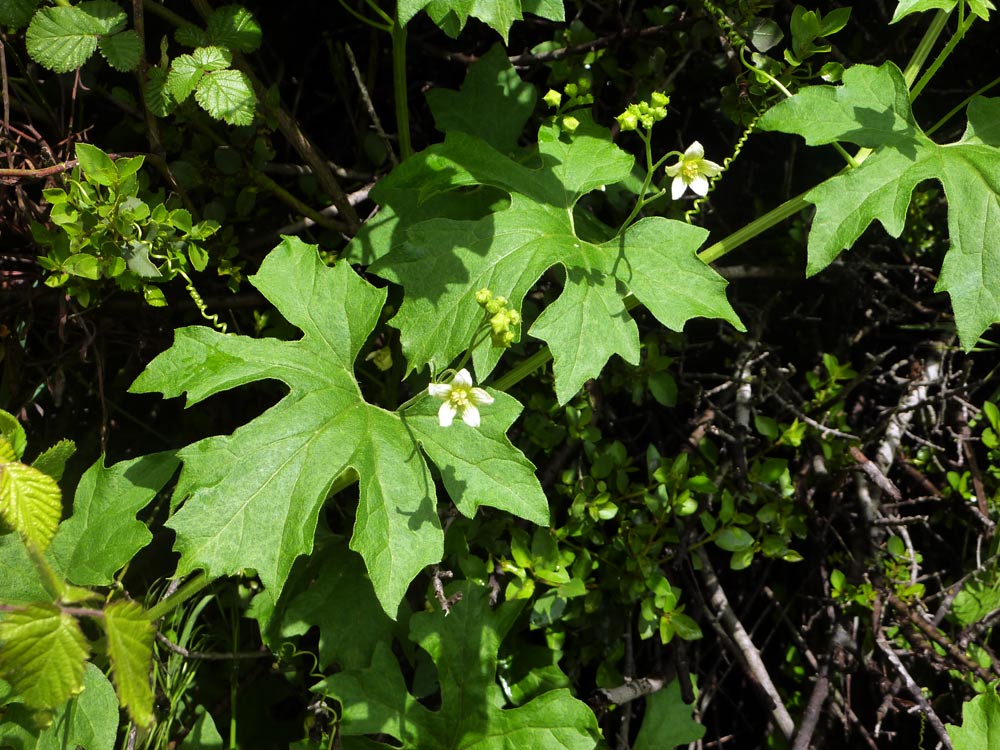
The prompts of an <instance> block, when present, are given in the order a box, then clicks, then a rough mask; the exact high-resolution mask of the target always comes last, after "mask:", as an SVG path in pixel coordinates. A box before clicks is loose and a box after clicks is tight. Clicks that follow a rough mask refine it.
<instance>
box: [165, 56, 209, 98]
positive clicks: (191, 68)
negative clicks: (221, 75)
mask: <svg viewBox="0 0 1000 750" xmlns="http://www.w3.org/2000/svg"><path fill="white" fill-rule="evenodd" d="M203 75H205V70H204V69H203V68H202V67H201V66H200V65H198V61H197V60H195V59H194V57H193V56H192V55H179V56H177V57H175V58H174V59H173V60H172V61H171V62H170V72H169V73H168V74H167V80H166V84H165V89H164V90H165V91H167V92H169V94H170V96H171V98H173V100H174V101H176V102H178V103H180V102H183V101H184V100H185V99H187V98H188V97H189V96H191V92H193V91H194V89H195V86H197V85H198V81H199V80H201V77H202V76H203Z"/></svg>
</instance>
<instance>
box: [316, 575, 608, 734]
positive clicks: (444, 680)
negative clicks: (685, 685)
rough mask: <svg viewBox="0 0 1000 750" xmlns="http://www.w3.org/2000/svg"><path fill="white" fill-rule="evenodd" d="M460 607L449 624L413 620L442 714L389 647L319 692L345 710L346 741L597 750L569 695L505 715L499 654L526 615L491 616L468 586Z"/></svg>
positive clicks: (508, 607)
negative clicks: (420, 698) (421, 695)
mask: <svg viewBox="0 0 1000 750" xmlns="http://www.w3.org/2000/svg"><path fill="white" fill-rule="evenodd" d="M453 591H461V593H462V599H461V600H460V601H458V602H457V603H456V604H455V605H454V606H453V607H452V608H451V612H450V614H448V615H447V616H445V614H444V613H443V612H441V611H440V610H437V611H435V612H433V613H420V614H416V615H414V616H413V617H412V618H411V619H410V640H412V641H414V642H415V643H417V644H419V645H420V647H421V648H422V649H424V650H425V651H426V652H427V653H429V654H430V656H431V658H432V659H433V660H434V664H435V666H436V667H437V673H438V681H439V683H440V685H441V708H440V710H439V711H431V710H429V709H427V708H425V707H424V706H423V705H421V704H420V703H419V702H417V700H416V699H415V698H413V697H412V696H411V695H410V694H409V693H408V692H407V689H406V683H405V682H404V681H403V676H402V674H401V672H400V669H399V665H398V663H397V662H396V659H395V657H394V656H393V655H392V651H391V649H390V647H389V645H388V644H386V643H380V644H379V646H378V648H377V649H376V652H375V658H374V661H373V663H372V666H371V668H369V669H365V670H347V671H344V672H341V673H339V674H337V675H335V676H333V677H331V678H329V679H327V680H325V681H324V682H322V683H320V684H319V685H317V686H316V687H315V688H313V689H314V690H317V691H321V692H325V693H326V694H328V695H330V696H332V697H334V698H336V699H337V700H339V701H340V702H341V704H342V705H343V706H344V711H343V715H342V719H341V732H342V733H343V734H344V735H345V736H347V737H353V736H359V735H366V734H387V735H390V736H391V737H394V738H396V739H397V740H398V741H399V742H400V743H401V744H402V747H403V748H404V749H405V750H418V749H419V750H425V749H426V750H431V749H432V748H433V750H459V749H461V748H469V749H471V748H475V750H508V749H509V748H560V750H591V748H595V747H596V746H597V741H596V738H597V737H598V736H599V730H598V728H597V722H596V719H595V717H594V714H593V712H592V711H591V710H590V709H589V708H588V707H587V706H586V705H585V704H583V703H581V702H580V701H578V700H576V699H575V698H573V697H572V695H571V694H570V692H569V691H568V690H565V689H559V690H551V691H549V692H546V693H543V694H542V695H540V696H538V697H537V698H535V699H534V700H531V701H529V702H528V703H526V704H525V705H523V706H520V707H518V708H513V709H508V710H502V709H500V708H499V706H501V705H503V697H502V694H501V692H500V688H499V687H498V686H497V684H496V667H497V651H498V650H499V647H500V643H501V641H502V640H503V638H504V636H505V635H506V634H507V631H508V630H509V629H510V627H511V625H512V624H513V622H514V619H515V618H516V617H517V615H518V614H519V612H520V610H521V603H513V602H508V603H506V604H503V605H501V606H500V607H498V608H497V609H495V610H494V609H491V608H490V605H489V594H488V592H487V591H486V590H485V589H483V588H481V587H478V586H474V585H471V584H464V585H462V586H460V587H452V588H450V589H449V593H452V592H453Z"/></svg>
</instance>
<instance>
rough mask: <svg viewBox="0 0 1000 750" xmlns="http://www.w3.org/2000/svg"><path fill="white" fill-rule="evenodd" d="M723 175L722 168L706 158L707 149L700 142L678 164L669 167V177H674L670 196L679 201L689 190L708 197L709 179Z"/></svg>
mask: <svg viewBox="0 0 1000 750" xmlns="http://www.w3.org/2000/svg"><path fill="white" fill-rule="evenodd" d="M719 174H722V167H720V166H719V165H718V164H716V163H715V162H714V161H709V160H708V159H706V158H705V149H704V148H702V146H701V144H700V143H698V141H695V142H694V143H692V144H691V145H690V146H688V148H687V151H685V152H684V154H683V155H682V156H681V157H680V159H678V160H677V163H676V164H673V165H671V166H669V167H667V176H668V177H673V178H674V181H673V183H672V184H671V186H670V194H671V195H672V196H673V198H674V200H677V199H678V198H680V197H681V196H682V195H684V191H685V190H687V189H688V188H691V190H692V191H693V192H695V193H697V194H698V195H700V196H702V197H704V196H706V195H708V178H709V177H715V176H716V175H719Z"/></svg>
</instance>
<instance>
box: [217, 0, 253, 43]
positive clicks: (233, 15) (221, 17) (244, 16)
mask: <svg viewBox="0 0 1000 750" xmlns="http://www.w3.org/2000/svg"><path fill="white" fill-rule="evenodd" d="M208 37H209V39H211V43H212V44H215V45H218V46H220V47H228V48H229V49H235V50H239V51H240V52H253V51H254V50H255V49H257V48H258V47H260V41H261V30H260V24H258V23H257V19H255V18H254V16H253V13H251V12H250V11H249V10H247V9H246V8H244V7H243V6H242V5H224V6H222V7H221V8H216V10H215V11H213V13H212V15H210V16H209V17H208Z"/></svg>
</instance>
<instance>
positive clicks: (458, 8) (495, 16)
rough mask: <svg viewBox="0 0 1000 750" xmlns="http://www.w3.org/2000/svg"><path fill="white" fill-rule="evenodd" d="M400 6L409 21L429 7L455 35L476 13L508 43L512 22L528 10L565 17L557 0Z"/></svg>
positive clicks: (414, 0) (429, 0) (459, 0)
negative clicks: (508, 33)
mask: <svg viewBox="0 0 1000 750" xmlns="http://www.w3.org/2000/svg"><path fill="white" fill-rule="evenodd" d="M397 8H398V16H397V17H398V19H399V23H401V24H406V23H409V22H410V19H412V18H413V17H414V16H415V15H416V14H417V13H419V12H420V11H421V10H424V9H426V10H427V13H428V14H429V15H430V17H431V18H432V19H434V22H435V23H436V24H438V25H439V26H440V27H441V28H442V29H443V30H445V31H446V32H448V33H449V34H451V35H452V36H457V35H458V33H459V32H461V31H462V29H463V28H464V27H465V24H466V22H467V21H468V20H469V16H473V17H475V18H478V19H479V20H480V21H482V22H483V23H485V24H487V25H489V26H490V27H492V28H493V29H494V30H495V31H496V32H497V33H498V34H499V35H500V36H502V37H503V40H504V42H506V41H507V32H508V31H509V30H510V27H511V24H513V23H514V21H520V20H521V19H522V18H524V11H527V12H529V13H533V14H535V15H538V16H542V17H543V18H548V19H549V20H550V21H562V20H564V18H565V15H564V9H563V4H562V2H557V1H556V0H399V2H398V5H397ZM449 17H450V19H451V22H449Z"/></svg>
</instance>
